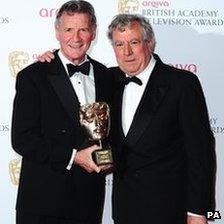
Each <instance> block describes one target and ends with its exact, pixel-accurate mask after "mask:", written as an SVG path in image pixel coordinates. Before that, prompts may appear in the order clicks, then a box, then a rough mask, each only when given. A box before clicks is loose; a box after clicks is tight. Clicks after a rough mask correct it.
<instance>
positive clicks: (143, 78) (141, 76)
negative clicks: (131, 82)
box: [126, 55, 156, 85]
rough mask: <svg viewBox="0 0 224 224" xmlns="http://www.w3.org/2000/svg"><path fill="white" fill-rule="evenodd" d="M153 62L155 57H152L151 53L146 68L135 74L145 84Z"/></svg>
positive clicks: (153, 64)
mask: <svg viewBox="0 0 224 224" xmlns="http://www.w3.org/2000/svg"><path fill="white" fill-rule="evenodd" d="M155 64H156V59H155V58H154V57H153V55H151V59H150V61H149V63H148V65H147V66H146V68H145V69H144V70H143V71H142V72H141V73H140V74H138V75H136V77H138V78H139V79H140V80H141V81H142V83H143V85H146V83H147V82H148V80H149V77H150V75H151V73H152V70H153V68H154V66H155ZM126 77H128V75H127V74H126Z"/></svg>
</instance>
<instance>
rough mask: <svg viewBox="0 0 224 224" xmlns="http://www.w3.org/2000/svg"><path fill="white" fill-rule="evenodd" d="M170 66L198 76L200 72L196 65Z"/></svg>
mask: <svg viewBox="0 0 224 224" xmlns="http://www.w3.org/2000/svg"><path fill="white" fill-rule="evenodd" d="M169 65H171V66H172V67H175V68H179V69H182V70H186V71H189V72H193V73H194V74H196V73H197V72H198V68H197V65H196V64H171V63H170V64H169Z"/></svg>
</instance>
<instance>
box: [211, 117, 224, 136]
mask: <svg viewBox="0 0 224 224" xmlns="http://www.w3.org/2000/svg"><path fill="white" fill-rule="evenodd" d="M209 122H210V126H211V130H212V131H213V133H214V134H224V126H223V125H221V124H220V123H221V122H220V121H219V119H218V118H217V117H211V118H210V119H209Z"/></svg>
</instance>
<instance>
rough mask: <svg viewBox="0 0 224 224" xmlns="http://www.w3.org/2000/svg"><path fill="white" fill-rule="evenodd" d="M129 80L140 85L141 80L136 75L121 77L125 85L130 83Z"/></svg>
mask: <svg viewBox="0 0 224 224" xmlns="http://www.w3.org/2000/svg"><path fill="white" fill-rule="evenodd" d="M130 82H135V83H136V84H138V85H139V86H141V85H142V81H141V80H140V79H139V78H138V77H136V76H132V77H124V78H123V83H124V84H125V85H127V84H128V83H130Z"/></svg>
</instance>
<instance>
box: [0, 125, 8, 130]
mask: <svg viewBox="0 0 224 224" xmlns="http://www.w3.org/2000/svg"><path fill="white" fill-rule="evenodd" d="M0 131H9V125H3V124H0Z"/></svg>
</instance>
